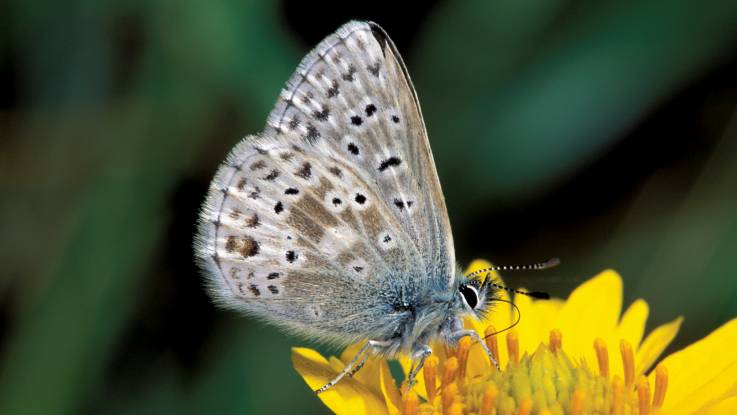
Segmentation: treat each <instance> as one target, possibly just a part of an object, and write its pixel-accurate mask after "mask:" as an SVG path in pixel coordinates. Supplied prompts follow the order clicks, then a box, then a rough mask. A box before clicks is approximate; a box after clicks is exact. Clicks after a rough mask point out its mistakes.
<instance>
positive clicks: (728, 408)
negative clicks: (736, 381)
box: [696, 396, 737, 415]
mask: <svg viewBox="0 0 737 415" xmlns="http://www.w3.org/2000/svg"><path fill="white" fill-rule="evenodd" d="M734 414H737V396H732V397H730V398H727V399H724V400H722V401H719V402H716V403H714V404H713V405H709V407H707V408H703V409H702V410H700V411H698V412H696V415H734Z"/></svg>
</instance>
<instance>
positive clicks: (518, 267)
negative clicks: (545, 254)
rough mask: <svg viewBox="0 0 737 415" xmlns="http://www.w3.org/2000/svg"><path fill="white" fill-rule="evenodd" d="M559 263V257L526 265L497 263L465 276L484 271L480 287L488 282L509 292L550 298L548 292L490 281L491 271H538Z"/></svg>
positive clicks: (545, 298) (472, 275)
mask: <svg viewBox="0 0 737 415" xmlns="http://www.w3.org/2000/svg"><path fill="white" fill-rule="evenodd" d="M558 265H560V259H558V258H550V259H548V260H545V261H542V262H537V263H534V264H527V265H499V266H493V267H488V268H484V269H480V270H478V271H474V272H472V273H470V274H467V275H466V278H471V277H474V276H476V275H479V274H483V273H486V277H485V278H484V281H483V282H482V283H481V287H483V286H485V285H486V284H490V285H491V286H492V287H495V288H498V289H500V290H504V291H507V292H509V293H514V294H521V295H526V296H528V297H532V298H538V299H541V300H548V299H550V294H548V293H546V292H542V291H522V290H517V289H514V288H508V287H505V286H503V285H501V284H497V283H495V282H492V281H491V278H490V276H491V271H540V270H544V269H549V268H553V267H555V266H558Z"/></svg>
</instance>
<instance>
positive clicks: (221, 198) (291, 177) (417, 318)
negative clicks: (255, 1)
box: [195, 22, 545, 392]
mask: <svg viewBox="0 0 737 415" xmlns="http://www.w3.org/2000/svg"><path fill="white" fill-rule="evenodd" d="M195 245H196V251H197V256H198V259H199V261H200V263H201V265H202V267H203V268H204V270H205V271H206V275H207V282H208V285H209V288H210V292H211V294H212V296H213V298H214V299H215V301H216V302H217V303H218V304H220V305H223V306H225V307H228V308H232V309H236V310H240V311H243V312H245V313H247V314H249V315H253V316H256V317H258V318H261V319H263V320H265V321H267V322H269V323H272V324H274V325H277V326H279V327H282V328H284V329H286V330H287V331H288V332H290V333H296V334H298V335H302V336H304V337H307V338H310V339H313V340H317V341H322V342H327V343H331V344H334V345H340V346H346V345H349V344H352V343H355V342H359V341H365V342H366V343H365V345H364V346H363V348H361V350H360V351H359V352H358V353H357V354H356V356H355V357H354V359H353V360H352V361H351V362H350V363H349V364H348V365H347V366H346V368H345V369H344V371H343V372H342V373H340V374H339V375H338V377H337V378H336V379H334V380H333V381H331V382H330V383H328V384H327V385H325V386H323V387H322V388H320V389H319V390H318V391H317V392H322V391H324V390H326V389H327V388H329V387H331V386H332V385H334V384H335V383H336V382H338V381H339V380H340V379H341V378H343V377H344V376H346V375H349V376H350V375H352V374H353V373H355V372H356V371H357V370H358V369H360V368H361V366H362V365H363V363H364V362H365V361H366V359H367V358H368V356H369V355H370V354H380V355H385V356H388V357H395V356H397V355H398V354H399V353H407V354H409V355H410V356H412V358H413V362H414V364H413V367H412V369H411V371H410V373H409V375H408V376H409V382H410V384H411V383H412V381H413V380H414V378H415V376H416V375H417V373H418V371H419V370H420V368H421V367H422V365H423V363H424V361H425V359H426V358H427V356H428V355H429V354H430V353H431V352H432V350H431V349H430V347H429V343H430V342H431V341H433V340H436V339H438V340H441V341H443V342H445V343H448V344H454V343H456V342H457V341H458V339H460V338H461V337H464V336H471V337H473V338H475V339H476V340H477V341H479V343H480V344H481V346H482V347H483V348H484V350H485V351H486V353H487V354H489V356H490V357H491V358H492V361H493V356H492V355H491V353H490V352H489V350H488V349H487V348H486V345H485V343H484V342H483V341H481V339H480V338H479V336H478V334H477V333H476V332H474V331H470V330H464V328H463V323H462V318H463V317H464V316H467V315H470V316H474V317H481V316H483V314H484V312H485V311H487V310H488V308H489V305H490V303H491V301H493V300H494V292H495V289H496V288H498V286H497V285H495V284H493V283H489V282H488V279H484V280H478V279H475V278H474V276H463V274H461V273H460V271H459V269H458V268H457V266H456V263H455V255H454V250H453V236H452V234H451V231H450V223H449V221H448V214H447V211H446V207H445V200H444V198H443V193H442V190H441V188H440V182H439V180H438V176H437V172H436V170H435V163H434V161H433V157H432V153H431V151H430V144H429V142H428V138H427V132H426V130H425V124H424V122H423V119H422V113H421V111H420V105H419V102H418V100H417V95H416V93H415V90H414V88H413V86H412V82H411V81H410V78H409V75H408V73H407V70H406V68H405V66H404V63H403V62H402V59H401V57H400V56H399V54H398V52H397V49H396V47H395V46H394V44H393V43H392V41H391V40H390V39H389V37H388V36H387V34H386V33H385V32H384V30H383V29H382V28H381V27H379V26H378V25H377V24H375V23H371V22H350V23H347V24H345V25H343V26H342V27H341V28H339V29H338V30H337V31H336V32H335V33H334V34H332V35H330V36H328V37H327V38H326V39H324V40H323V41H322V42H321V43H320V44H319V45H318V46H317V47H316V48H315V49H314V50H313V51H312V52H310V53H309V54H308V55H307V56H306V57H305V58H304V59H303V60H302V63H301V64H300V65H299V67H298V68H297V71H296V72H295V73H294V75H292V77H291V78H290V80H289V82H288V83H287V86H286V88H285V89H284V90H283V91H282V93H281V95H280V98H279V100H278V102H277V104H276V108H275V109H274V110H273V111H272V112H271V114H270V115H269V118H268V121H267V125H266V128H265V130H264V132H263V133H261V134H259V135H256V136H249V137H246V138H244V139H243V140H242V141H241V142H240V143H239V144H238V145H237V146H236V147H235V148H234V149H233V150H232V151H231V153H230V155H229V156H228V158H227V161H226V162H225V163H224V164H223V165H222V166H221V167H220V169H219V171H218V172H217V174H216V176H215V178H214V179H213V181H212V184H211V186H210V190H209V194H208V197H207V201H206V202H205V204H204V205H203V209H202V213H201V215H200V224H199V232H198V235H197V238H196V244H195ZM538 266H543V267H544V266H545V264H542V265H538Z"/></svg>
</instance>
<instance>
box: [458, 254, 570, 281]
mask: <svg viewBox="0 0 737 415" xmlns="http://www.w3.org/2000/svg"><path fill="white" fill-rule="evenodd" d="M559 264H560V259H558V258H550V259H548V260H545V261H542V262H537V263H534V264H527V265H497V266H493V267H489V268H484V269H480V270H478V271H474V272H472V273H470V274H467V275H466V278H471V277H474V276H476V275H479V274H483V273H485V272H491V271H540V270H544V269H549V268H553V267H556V266H558V265H559Z"/></svg>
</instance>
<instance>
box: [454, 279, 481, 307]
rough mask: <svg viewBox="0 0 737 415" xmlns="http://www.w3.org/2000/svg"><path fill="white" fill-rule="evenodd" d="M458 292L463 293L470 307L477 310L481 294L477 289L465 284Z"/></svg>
mask: <svg viewBox="0 0 737 415" xmlns="http://www.w3.org/2000/svg"><path fill="white" fill-rule="evenodd" d="M458 291H460V292H461V294H462V295H463V298H464V299H465V300H466V303H468V306H469V307H471V308H472V309H475V308H476V306H477V305H478V304H479V292H478V291H476V287H474V286H472V285H466V284H464V285H461V286H460V287H459V288H458Z"/></svg>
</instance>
